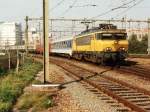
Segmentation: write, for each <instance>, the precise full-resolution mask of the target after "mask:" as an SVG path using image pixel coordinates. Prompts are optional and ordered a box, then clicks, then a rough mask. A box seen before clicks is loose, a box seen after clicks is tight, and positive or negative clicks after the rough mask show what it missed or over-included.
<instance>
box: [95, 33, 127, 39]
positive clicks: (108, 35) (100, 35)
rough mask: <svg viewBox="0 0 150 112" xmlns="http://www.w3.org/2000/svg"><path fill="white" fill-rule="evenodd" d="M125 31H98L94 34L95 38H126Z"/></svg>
mask: <svg viewBox="0 0 150 112" xmlns="http://www.w3.org/2000/svg"><path fill="white" fill-rule="evenodd" d="M126 37H127V34H126V33H112V34H109V33H103V34H102V33H98V34H96V38H97V40H126Z"/></svg>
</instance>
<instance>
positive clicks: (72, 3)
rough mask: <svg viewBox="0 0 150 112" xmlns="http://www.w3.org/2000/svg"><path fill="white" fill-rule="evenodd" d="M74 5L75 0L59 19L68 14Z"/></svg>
mask: <svg viewBox="0 0 150 112" xmlns="http://www.w3.org/2000/svg"><path fill="white" fill-rule="evenodd" d="M76 3H77V0H74V1H73V3H72V4H71V5H70V6H69V8H67V9H66V10H65V11H64V12H63V13H62V15H61V17H62V16H64V15H65V14H66V13H68V12H69V11H70V10H71V9H72V8H73V6H74V5H75V4H76Z"/></svg>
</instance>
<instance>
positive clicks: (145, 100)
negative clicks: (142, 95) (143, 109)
mask: <svg viewBox="0 0 150 112" xmlns="http://www.w3.org/2000/svg"><path fill="white" fill-rule="evenodd" d="M147 101H150V99H133V100H130V102H134V103H137V102H147Z"/></svg>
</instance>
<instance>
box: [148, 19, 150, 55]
mask: <svg viewBox="0 0 150 112" xmlns="http://www.w3.org/2000/svg"><path fill="white" fill-rule="evenodd" d="M147 51H148V55H150V19H148V50H147Z"/></svg>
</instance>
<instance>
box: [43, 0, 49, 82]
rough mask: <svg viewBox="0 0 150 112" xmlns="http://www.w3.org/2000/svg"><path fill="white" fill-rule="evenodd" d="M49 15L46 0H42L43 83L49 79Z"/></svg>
mask: <svg viewBox="0 0 150 112" xmlns="http://www.w3.org/2000/svg"><path fill="white" fill-rule="evenodd" d="M48 22H49V17H48V0H43V36H44V83H46V82H47V81H48V80H49V36H48V34H49V33H48V32H49V28H48V27H49V23H48Z"/></svg>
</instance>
